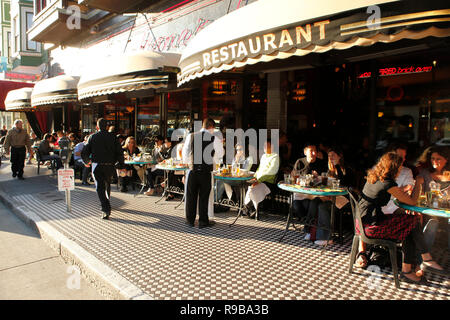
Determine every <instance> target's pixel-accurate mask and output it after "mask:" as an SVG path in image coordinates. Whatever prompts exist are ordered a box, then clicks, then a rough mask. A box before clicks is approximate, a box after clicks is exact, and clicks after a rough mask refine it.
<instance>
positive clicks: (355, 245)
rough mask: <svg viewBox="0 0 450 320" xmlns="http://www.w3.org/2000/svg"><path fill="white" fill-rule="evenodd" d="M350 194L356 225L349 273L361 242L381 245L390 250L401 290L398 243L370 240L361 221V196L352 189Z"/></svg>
mask: <svg viewBox="0 0 450 320" xmlns="http://www.w3.org/2000/svg"><path fill="white" fill-rule="evenodd" d="M348 194H349V196H350V204H351V207H352V214H353V221H354V224H355V229H354V230H355V234H354V236H353V244H352V251H351V253H350V268H349V273H353V265H354V263H355V260H356V255H357V254H358V246H359V241H363V242H364V243H366V244H372V245H379V246H383V247H386V248H388V249H389V256H390V260H391V267H392V272H393V274H394V282H395V286H396V287H397V288H400V281H399V279H398V266H397V242H396V241H394V240H386V239H373V238H368V237H367V236H366V234H365V232H364V227H363V224H362V220H361V214H360V210H359V204H358V200H359V194H358V193H357V192H356V191H355V190H354V189H352V188H349V189H348ZM356 222H358V225H359V229H360V234H359V235H358V234H357V232H356Z"/></svg>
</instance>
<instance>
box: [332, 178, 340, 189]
mask: <svg viewBox="0 0 450 320" xmlns="http://www.w3.org/2000/svg"><path fill="white" fill-rule="evenodd" d="M340 183H341V181H340V180H339V179H334V180H333V184H332V186H333V189H339V184H340Z"/></svg>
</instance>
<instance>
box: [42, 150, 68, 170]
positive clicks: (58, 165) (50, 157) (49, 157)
mask: <svg viewBox="0 0 450 320" xmlns="http://www.w3.org/2000/svg"><path fill="white" fill-rule="evenodd" d="M41 159H42V160H44V161H48V160H50V161H55V163H56V170H58V169H60V168H62V167H63V165H62V161H61V158H60V157H59V156H57V155H56V154H54V155H46V156H42V158H41Z"/></svg>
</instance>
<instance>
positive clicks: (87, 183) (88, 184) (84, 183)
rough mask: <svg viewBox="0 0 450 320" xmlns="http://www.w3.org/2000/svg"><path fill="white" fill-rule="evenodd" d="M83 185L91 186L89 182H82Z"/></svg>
mask: <svg viewBox="0 0 450 320" xmlns="http://www.w3.org/2000/svg"><path fill="white" fill-rule="evenodd" d="M81 184H82V185H83V186H90V185H91V184H90V183H89V182H82V183H81Z"/></svg>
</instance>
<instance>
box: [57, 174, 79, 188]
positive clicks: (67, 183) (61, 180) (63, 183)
mask: <svg viewBox="0 0 450 320" xmlns="http://www.w3.org/2000/svg"><path fill="white" fill-rule="evenodd" d="M58 190H59V191H67V190H75V172H74V170H73V169H59V170H58Z"/></svg>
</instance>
